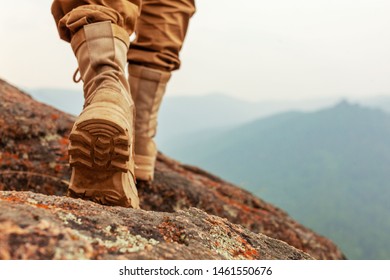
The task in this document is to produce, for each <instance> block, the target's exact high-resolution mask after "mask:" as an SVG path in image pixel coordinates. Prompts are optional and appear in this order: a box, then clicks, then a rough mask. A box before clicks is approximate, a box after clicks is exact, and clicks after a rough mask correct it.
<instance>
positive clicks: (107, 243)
mask: <svg viewBox="0 0 390 280" xmlns="http://www.w3.org/2000/svg"><path fill="white" fill-rule="evenodd" d="M74 233H75V234H77V236H78V237H79V238H83V239H84V240H87V241H88V243H90V244H92V243H95V244H97V245H99V246H103V247H106V248H107V249H112V248H117V249H118V251H119V252H120V253H122V254H125V253H135V252H139V251H143V250H145V249H147V248H150V246H155V245H157V244H159V241H157V240H155V239H146V238H144V237H142V236H140V235H133V234H131V233H130V232H129V230H128V229H127V228H126V227H124V226H117V227H115V229H113V228H112V227H111V226H107V227H105V228H104V229H103V233H105V235H107V236H109V237H115V239H114V240H109V239H104V238H100V237H91V236H86V235H84V234H82V233H81V232H78V231H77V232H74Z"/></svg>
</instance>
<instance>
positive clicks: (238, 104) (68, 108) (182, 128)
mask: <svg viewBox="0 0 390 280" xmlns="http://www.w3.org/2000/svg"><path fill="white" fill-rule="evenodd" d="M28 92H30V93H31V95H32V96H33V97H34V98H35V99H37V100H38V101H41V102H44V103H47V104H50V105H52V106H54V107H56V108H58V109H61V110H63V111H65V112H67V113H71V114H74V115H78V114H79V113H80V111H81V109H82V105H83V94H82V92H80V91H76V90H64V89H30V90H28ZM334 102H335V100H334V99H332V98H324V99H313V100H297V101H287V102H286V101H268V102H266V101H262V102H249V101H244V100H240V99H237V98H234V97H230V96H228V95H224V94H218V93H215V94H208V95H202V96H183V97H171V96H169V93H168V94H167V95H166V97H165V98H164V100H163V103H162V106H161V110H160V113H159V129H158V136H157V141H158V142H159V144H160V146H161V148H164V147H169V146H170V142H171V140H172V139H175V138H177V137H179V136H182V135H186V134H188V133H191V132H194V131H201V130H207V129H220V128H228V127H234V126H237V125H240V124H243V123H245V122H248V121H251V120H255V119H257V118H259V117H264V116H269V115H272V114H275V113H278V112H283V111H286V110H292V109H299V110H315V109H318V108H322V107H325V106H328V105H329V104H332V103H334Z"/></svg>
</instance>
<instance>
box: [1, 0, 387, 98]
mask: <svg viewBox="0 0 390 280" xmlns="http://www.w3.org/2000/svg"><path fill="white" fill-rule="evenodd" d="M51 2H52V1H51V0H39V1H31V0H19V1H2V4H1V9H0V38H1V44H0V78H2V79H5V80H7V81H8V82H11V83H12V84H14V85H17V86H18V87H21V88H25V89H32V88H61V89H80V91H81V85H80V84H74V83H73V81H72V75H73V72H74V71H75V69H76V68H77V64H76V59H75V57H74V55H73V53H72V51H71V48H70V46H69V44H68V43H66V42H63V41H61V40H60V39H59V37H58V34H57V30H56V27H55V24H54V20H53V19H52V16H51V13H50V6H51ZM196 4H197V12H196V14H195V15H194V17H193V18H192V20H191V22H190V27H189V30H188V34H187V38H186V41H185V43H184V47H183V50H182V52H181V60H182V67H181V69H180V70H178V71H175V72H174V74H173V77H172V79H171V81H170V84H169V86H168V93H167V94H169V95H170V96H179V95H180V96H185V95H203V94H208V93H224V94H228V95H230V96H234V97H238V98H241V99H245V100H256V101H262V100H299V99H311V98H326V97H338V96H339V97H345V98H349V97H351V98H354V97H363V96H372V95H379V94H381V95H390V32H389V30H390V17H389V15H390V1H388V0H294V1H291V0H272V1H270V0H268V1H265V0H245V1H233V0H199V1H197V2H196Z"/></svg>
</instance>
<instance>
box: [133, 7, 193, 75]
mask: <svg viewBox="0 0 390 280" xmlns="http://www.w3.org/2000/svg"><path fill="white" fill-rule="evenodd" d="M194 13H195V3H194V0H143V1H142V8H141V16H140V17H139V19H138V22H137V24H136V30H135V31H136V34H137V38H136V40H135V41H134V42H132V44H131V46H130V51H129V53H128V55H127V58H128V60H129V63H130V64H138V65H143V66H146V67H150V68H154V69H159V70H162V71H168V72H170V71H172V70H176V69H178V68H179V67H180V60H179V52H180V50H181V48H182V46H183V41H184V38H185V36H186V33H187V28H188V23H189V20H190V18H191V16H192V15H193V14H194Z"/></svg>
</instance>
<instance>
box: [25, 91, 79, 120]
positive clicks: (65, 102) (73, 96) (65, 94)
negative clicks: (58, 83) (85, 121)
mask: <svg viewBox="0 0 390 280" xmlns="http://www.w3.org/2000/svg"><path fill="white" fill-rule="evenodd" d="M26 91H27V92H28V93H29V94H31V96H32V97H34V98H35V99H36V100H38V101H40V102H44V103H46V104H49V105H51V106H53V107H56V108H58V109H60V110H62V111H64V112H66V113H69V114H73V115H78V114H80V112H81V110H82V108H83V104H84V95H83V93H82V92H80V91H78V90H67V89H47V88H46V89H29V90H26Z"/></svg>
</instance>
